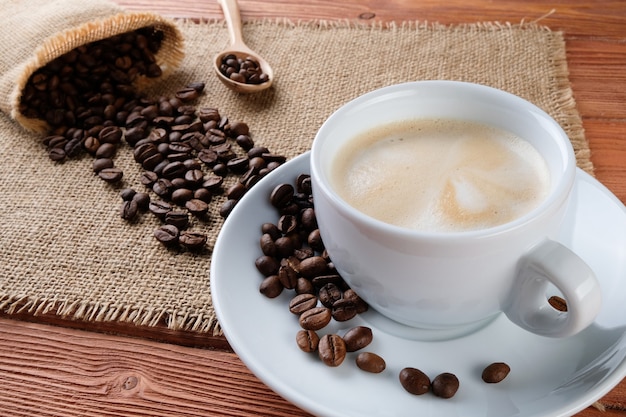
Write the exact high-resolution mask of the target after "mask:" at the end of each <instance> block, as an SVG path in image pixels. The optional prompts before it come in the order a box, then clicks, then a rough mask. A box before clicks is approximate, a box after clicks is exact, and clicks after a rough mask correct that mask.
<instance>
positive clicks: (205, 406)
mask: <svg viewBox="0 0 626 417" xmlns="http://www.w3.org/2000/svg"><path fill="white" fill-rule="evenodd" d="M115 1H116V2H117V3H118V4H120V5H122V6H124V7H126V8H127V9H129V10H137V11H152V12H156V13H160V14H163V15H165V16H169V17H184V18H191V19H221V18H222V16H223V15H222V12H221V9H220V7H219V5H218V4H217V2H216V1H209V0H202V1H198V0H193V1H192V0H177V1H174V0H115ZM240 7H241V11H242V16H243V19H244V20H245V19H262V18H267V19H276V18H287V19H291V20H293V21H297V20H309V19H321V20H334V19H355V20H362V21H371V20H377V21H381V22H389V21H405V20H419V21H430V22H440V23H444V24H453V23H464V22H476V21H500V22H507V21H508V22H512V23H519V22H522V21H524V22H530V21H537V20H538V21H539V22H540V23H541V24H543V25H546V26H548V27H550V28H552V29H553V30H560V31H563V32H564V35H565V39H566V45H567V58H568V64H569V69H570V80H571V82H572V87H573V91H574V96H575V99H576V102H577V105H578V109H579V111H580V113H581V116H582V117H583V126H584V128H585V131H586V136H587V138H588V140H589V143H590V147H591V151H592V161H593V163H594V165H595V173H596V177H597V178H598V179H599V180H600V181H601V182H602V183H604V184H605V185H606V186H607V187H608V188H609V189H610V190H611V191H612V192H613V193H615V194H616V195H617V197H618V198H620V199H621V200H622V201H623V202H626V2H624V1H616V0H611V1H603V2H595V1H593V0H570V1H568V2H558V1H542V0H502V1H498V2H494V1H491V0H448V1H445V2H442V1H440V0H419V1H415V0H343V1H342V2H337V1H335V0H309V1H306V2H302V1H299V0H240ZM85 330H89V331H85ZM0 386H2V388H3V389H2V390H0V415H3V416H5V415H6V416H18V417H25V416H43V417H45V416H60V415H63V416H69V417H72V416H118V415H125V416H244V417H245V416H257V415H263V416H279V417H288V416H289V417H294V416H309V414H307V413H305V412H303V411H302V410H299V409H298V408H297V407H295V406H294V405H292V404H290V403H288V402H287V401H285V400H284V399H282V398H280V397H279V396H278V395H276V394H275V393H273V392H272V391H271V390H270V389H269V388H268V387H266V386H265V385H264V384H263V383H262V382H260V381H259V380H258V379H257V378H256V377H255V376H254V375H253V374H252V373H251V372H250V371H249V370H248V369H247V368H246V367H245V365H244V364H243V363H242V362H241V361H240V360H239V358H238V357H237V356H236V355H235V354H234V353H232V351H230V350H229V347H228V343H227V341H226V340H225V339H224V338H223V337H212V336H207V335H199V334H195V333H192V332H176V331H172V330H168V329H166V328H165V327H157V328H149V327H135V326H132V325H127V324H118V323H86V322H77V321H76V322H75V321H68V320H65V319H63V318H59V317H56V316H51V315H43V316H37V317H33V316H27V315H21V316H11V317H8V316H6V315H2V316H0ZM602 403H603V404H604V405H605V406H606V411H603V412H601V411H599V410H597V409H595V408H588V409H586V410H584V411H582V412H581V413H579V414H578V417H626V381H622V383H621V384H619V385H618V386H617V387H616V388H615V389H614V390H612V391H611V392H610V393H608V394H607V395H606V396H605V397H604V398H603V399H602Z"/></svg>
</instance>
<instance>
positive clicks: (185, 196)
mask: <svg viewBox="0 0 626 417" xmlns="http://www.w3.org/2000/svg"><path fill="white" fill-rule="evenodd" d="M175 180H176V178H175V179H174V180H172V181H171V183H172V188H176V186H177V184H176V181H175ZM182 182H184V180H183V181H182ZM192 198H193V191H192V190H190V189H188V188H176V189H174V190H173V191H172V194H171V196H170V199H171V200H172V201H173V202H174V203H176V204H178V205H181V206H184V205H185V204H186V203H187V202H188V201H189V200H191V199H192Z"/></svg>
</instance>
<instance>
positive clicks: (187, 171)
mask: <svg viewBox="0 0 626 417" xmlns="http://www.w3.org/2000/svg"><path fill="white" fill-rule="evenodd" d="M162 40H163V33H162V32H160V31H157V30H155V29H154V28H152V27H148V28H144V29H139V30H136V31H133V32H129V33H126V34H122V35H118V36H114V37H111V38H107V39H104V40H101V41H97V42H92V43H90V44H87V45H84V46H80V47H78V48H76V49H74V50H72V51H70V52H68V53H66V54H64V55H63V56H60V57H59V58H57V59H55V60H54V61H52V62H50V63H48V64H47V65H45V66H44V67H42V68H40V69H38V70H37V71H35V72H34V73H33V75H32V76H31V77H30V79H29V80H28V82H27V84H26V86H25V88H24V91H23V95H22V97H21V104H20V111H21V112H22V113H23V114H24V115H25V116H27V117H30V118H37V119H41V120H44V121H46V122H47V123H48V125H49V126H50V132H49V135H48V136H46V137H45V138H44V144H45V146H46V148H47V151H48V155H49V157H50V158H51V159H52V160H53V161H57V162H63V161H64V160H66V159H68V158H78V157H81V156H82V155H84V154H88V155H91V156H92V157H93V158H94V161H93V171H94V173H95V174H96V175H98V176H99V177H100V178H101V179H102V180H104V181H106V182H108V183H111V184H113V185H114V186H119V185H121V183H122V179H123V178H124V173H123V172H122V170H121V169H120V168H118V167H116V166H115V163H114V159H115V156H116V153H117V152H118V149H119V148H120V147H121V146H124V145H128V146H130V147H131V148H132V151H133V156H134V159H135V161H136V162H137V163H138V164H140V165H141V166H142V168H143V169H144V172H143V174H142V176H141V178H140V181H141V183H142V184H143V185H144V186H145V187H146V190H139V191H137V190H133V189H124V190H122V192H121V193H120V194H121V197H122V205H121V207H120V211H119V212H120V217H122V218H123V219H125V220H127V221H134V220H136V218H137V216H138V214H139V213H141V212H143V211H149V212H151V213H153V214H154V215H155V216H156V217H157V218H159V219H160V220H161V221H162V222H163V226H162V227H160V228H159V229H157V230H156V231H154V236H155V238H156V239H157V240H158V241H159V242H161V243H163V244H164V245H166V246H168V247H183V248H186V249H190V250H199V249H202V248H203V247H204V246H205V244H206V241H207V237H206V235H205V234H204V233H201V232H194V231H188V230H185V229H187V227H188V226H189V225H190V224H191V222H190V216H195V217H196V218H197V219H198V220H200V221H203V220H208V219H207V213H208V211H209V204H210V203H211V201H212V199H213V197H214V196H216V195H224V194H225V196H226V200H225V201H224V202H223V203H222V205H221V207H220V210H219V214H220V216H221V217H224V218H225V217H227V216H228V215H229V214H230V211H231V210H232V209H233V207H234V206H235V204H236V203H237V202H238V201H239V199H240V198H241V197H242V196H243V195H244V194H245V193H246V192H247V190H248V189H250V187H252V186H253V185H254V184H256V182H257V181H258V180H259V179H260V178H261V177H263V176H264V175H265V174H267V173H268V172H270V171H271V170H273V169H275V168H276V167H278V166H279V165H280V164H282V163H283V162H284V161H285V159H286V158H285V157H284V156H281V155H276V154H272V153H271V152H270V151H269V150H268V149H267V148H265V147H263V146H256V145H255V143H254V141H253V139H252V137H251V134H250V129H249V127H248V125H247V124H246V123H244V122H238V121H232V120H229V118H228V117H226V116H223V115H221V114H220V112H219V110H218V109H216V108H212V107H200V108H197V107H196V106H195V105H194V104H193V103H194V102H195V101H196V100H197V99H198V98H199V97H200V96H201V94H203V92H204V87H205V85H204V83H202V82H197V83H191V84H189V85H187V86H185V87H183V88H181V89H180V90H178V91H177V92H176V93H175V94H174V95H173V96H162V97H158V98H156V99H150V98H148V97H145V96H144V95H142V94H141V93H140V92H139V91H138V90H137V88H136V86H135V82H136V81H137V80H138V78H139V77H158V76H160V75H161V74H162V71H161V68H160V67H159V66H158V64H157V63H156V60H155V54H156V53H157V52H158V50H159V49H160V47H161V43H162ZM229 176H230V177H236V178H237V181H236V182H235V184H234V185H229V186H228V187H225V185H224V184H225V179H226V178H227V177H229ZM231 182H232V181H231ZM145 191H149V192H150V194H153V195H154V196H155V197H152V198H151V197H150V194H149V193H148V192H145ZM222 200H223V199H222Z"/></svg>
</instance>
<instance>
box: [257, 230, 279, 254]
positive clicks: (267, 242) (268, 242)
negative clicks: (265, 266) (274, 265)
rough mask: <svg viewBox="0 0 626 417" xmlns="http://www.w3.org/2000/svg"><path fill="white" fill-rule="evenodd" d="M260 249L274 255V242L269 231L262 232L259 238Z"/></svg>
mask: <svg viewBox="0 0 626 417" xmlns="http://www.w3.org/2000/svg"><path fill="white" fill-rule="evenodd" d="M260 246H261V251H262V252H263V254H264V255H267V256H276V244H275V243H274V239H272V236H270V234H269V233H264V234H263V235H262V236H261V240H260Z"/></svg>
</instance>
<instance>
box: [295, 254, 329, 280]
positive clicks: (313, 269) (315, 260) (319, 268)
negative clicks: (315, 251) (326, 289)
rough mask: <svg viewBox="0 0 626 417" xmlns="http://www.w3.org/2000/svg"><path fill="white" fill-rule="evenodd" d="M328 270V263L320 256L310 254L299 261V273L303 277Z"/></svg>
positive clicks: (312, 276)
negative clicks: (310, 255)
mask: <svg viewBox="0 0 626 417" xmlns="http://www.w3.org/2000/svg"><path fill="white" fill-rule="evenodd" d="M327 270H328V264H327V262H326V260H325V259H324V258H322V257H321V256H312V257H310V258H307V259H304V260H303V261H302V262H301V263H300V273H301V274H302V276H303V277H305V278H314V277H316V276H320V275H322V274H324V273H325V272H326V271H327Z"/></svg>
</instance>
